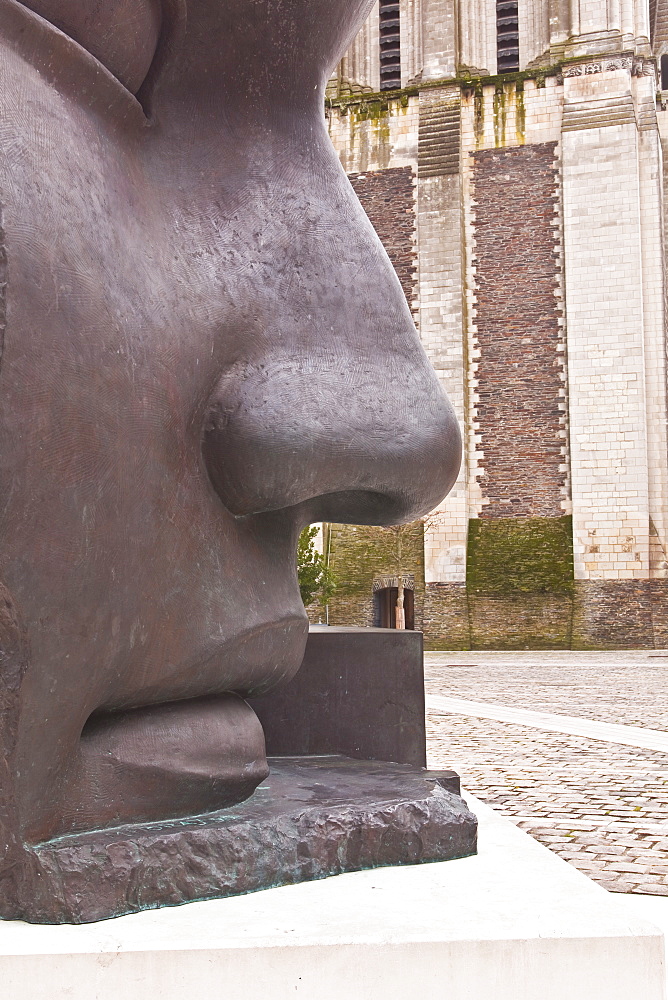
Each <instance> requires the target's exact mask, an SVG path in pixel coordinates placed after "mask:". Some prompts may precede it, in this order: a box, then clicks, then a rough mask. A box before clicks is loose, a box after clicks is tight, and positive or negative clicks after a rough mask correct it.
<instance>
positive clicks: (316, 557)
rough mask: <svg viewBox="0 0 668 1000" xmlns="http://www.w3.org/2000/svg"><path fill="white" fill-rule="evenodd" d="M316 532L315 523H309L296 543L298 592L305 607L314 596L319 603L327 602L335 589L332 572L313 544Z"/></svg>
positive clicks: (311, 601) (310, 602)
mask: <svg viewBox="0 0 668 1000" xmlns="http://www.w3.org/2000/svg"><path fill="white" fill-rule="evenodd" d="M317 534H318V527H317V525H315V524H311V525H309V526H308V527H307V528H304V530H303V531H302V533H301V535H300V536H299V542H298V543H297V576H298V578H299V593H300V594H301V596H302V601H303V602H304V606H305V607H306V606H308V605H309V604H312V603H313V601H314V600H315V599H316V598H319V600H320V603H321V604H323V605H325V604H327V602H328V601H329V598H330V597H331V596H332V594H333V593H334V591H335V590H336V579H335V577H334V574H333V573H332V571H331V569H330V568H329V566H328V565H327V564H326V562H325V560H324V558H323V557H322V556H321V555H320V553H319V552H318V550H317V549H316V547H315V545H314V544H313V539H314V538H315V536H316V535H317Z"/></svg>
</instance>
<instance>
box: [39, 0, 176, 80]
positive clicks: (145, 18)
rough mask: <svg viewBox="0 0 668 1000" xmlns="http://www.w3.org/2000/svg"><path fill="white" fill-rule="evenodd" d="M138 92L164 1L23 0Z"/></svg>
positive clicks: (152, 55) (146, 71) (155, 43)
mask: <svg viewBox="0 0 668 1000" xmlns="http://www.w3.org/2000/svg"><path fill="white" fill-rule="evenodd" d="M24 6H26V7H28V8H29V9H30V10H33V11H35V13H36V14H39V15H40V16H41V17H43V18H45V20H47V21H50V22H51V24H54V25H55V26H56V27H57V28H60V30H61V31H63V32H64V33H65V34H66V35H69V36H70V38H73V39H74V40H75V41H76V42H78V43H79V45H81V46H82V47H83V48H84V49H87V50H88V51H89V52H90V53H91V55H94V56H95V58H96V59H99V60H100V62H101V63H102V64H103V65H104V66H106V67H107V69H108V70H109V71H110V72H111V73H113V74H114V76H115V77H117V78H118V79H119V80H120V81H121V83H122V84H123V85H124V86H125V87H127V89H128V90H129V91H130V92H131V93H133V94H136V93H137V91H138V90H139V88H140V87H141V85H142V83H143V81H144V79H145V78H146V74H147V73H148V70H149V67H150V65H151V62H152V61H153V57H154V55H155V51H156V48H157V45H158V38H159V36H160V29H161V27H162V0H97V2H94V3H91V2H90V0H24Z"/></svg>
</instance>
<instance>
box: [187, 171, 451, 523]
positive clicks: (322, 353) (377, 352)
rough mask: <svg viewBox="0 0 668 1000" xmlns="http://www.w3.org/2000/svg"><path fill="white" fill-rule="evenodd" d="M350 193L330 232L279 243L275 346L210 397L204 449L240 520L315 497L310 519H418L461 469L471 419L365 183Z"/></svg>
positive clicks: (270, 317) (268, 292)
mask: <svg viewBox="0 0 668 1000" xmlns="http://www.w3.org/2000/svg"><path fill="white" fill-rule="evenodd" d="M343 182H344V183H347V182H345V178H344V181H343ZM336 201H337V202H338V204H336V209H337V212H336V216H335V217H331V218H330V217H329V216H328V217H326V219H325V223H327V222H329V224H328V225H327V224H325V223H323V220H322V218H321V219H319V223H320V224H319V225H318V226H317V227H315V228H316V230H317V232H319V234H320V235H319V236H318V235H314V233H313V232H312V231H311V232H305V233H304V234H302V236H303V241H301V245H300V246H299V249H298V250H297V251H296V252H295V251H293V256H292V257H290V255H289V254H288V255H287V256H286V257H284V256H283V255H282V254H281V251H280V246H279V248H278V252H277V255H276V264H275V266H274V268H273V270H272V273H273V275H274V277H275V279H276V281H275V284H273V283H271V282H270V283H268V284H267V283H265V285H264V287H263V290H262V294H261V295H258V302H257V304H256V309H257V310H258V311H259V312H261V313H262V319H261V321H262V323H263V324H265V325H266V324H269V329H268V330H267V333H266V334H265V336H264V337H263V340H264V342H265V345H266V346H265V348H264V349H263V351H262V353H261V354H258V355H254V356H253V357H249V358H245V359H243V360H240V361H238V362H236V363H235V364H234V365H233V366H232V367H231V368H230V369H229V370H227V371H226V372H225V373H224V374H223V376H222V377H221V379H220V381H219V382H218V384H217V386H216V388H215V390H214V392H213V394H212V397H211V400H210V407H209V411H208V416H207V422H206V427H205V432H204V442H203V448H204V456H205V460H206V463H207V467H208V470H209V474H210V477H211V480H212V482H213V484H214V486H215V488H216V490H217V492H218V494H219V496H220V497H221V499H222V501H223V503H224V504H225V506H226V507H227V508H228V509H229V510H230V511H231V512H232V513H233V514H235V515H237V516H243V515H249V514H256V513H260V512H265V511H271V510H278V509H281V508H286V507H294V506H296V505H305V507H304V516H305V520H307V521H308V520H311V521H315V520H325V521H344V522H345V521H347V522H352V523H360V524H363V523H364V524H388V523H392V522H395V521H404V520H411V519H413V518H416V517H419V516H420V515H422V514H425V513H427V512H428V511H429V510H431V509H432V508H433V507H435V506H436V505H437V504H438V503H439V502H440V500H442V498H443V497H444V496H445V494H446V493H447V492H448V490H449V489H450V487H451V486H452V484H453V482H454V480H455V478H456V476H457V472H458V470H459V464H460V455H461V442H460V433H459V428H458V424H457V421H456V418H455V415H454V412H453V410H452V407H451V405H450V403H449V401H448V399H447V397H446V395H445V393H444V392H443V390H442V389H441V387H440V384H439V382H438V379H437V378H436V375H435V373H434V371H433V369H432V368H431V366H430V364H429V361H428V359H427V357H426V355H425V353H424V350H423V349H422V346H421V344H420V342H419V338H418V335H417V332H416V330H415V326H414V324H413V321H412V318H411V314H410V311H409V309H408V306H407V303H406V300H405V298H404V295H403V292H402V289H401V286H400V284H399V281H398V279H397V277H396V275H395V273H394V271H393V269H392V266H391V264H390V262H389V260H388V258H387V256H386V254H385V252H384V250H383V249H382V247H381V245H380V243H379V241H378V239H377V237H376V235H375V233H374V232H373V230H372V229H371V226H370V224H369V223H368V220H367V219H366V216H365V215H364V213H363V211H362V209H361V206H360V205H359V203H358V202H357V201H356V200H355V199H354V196H353V195H352V192H350V194H349V195H348V194H346V201H345V204H344V206H343V207H344V209H345V211H343V212H342V202H341V199H340V198H338V199H336ZM323 232H324V233H325V234H326V235H327V239H325V238H323V235H322V234H323ZM294 235H295V234H294V232H293V233H292V234H291V238H292V246H293V247H294V246H295V240H294ZM305 244H306V245H305ZM305 261H306V265H307V266H304V262H305ZM297 277H298V280H296V278H297Z"/></svg>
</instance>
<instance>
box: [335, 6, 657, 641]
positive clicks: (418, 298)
mask: <svg viewBox="0 0 668 1000" xmlns="http://www.w3.org/2000/svg"><path fill="white" fill-rule="evenodd" d="M667 96H668V2H666V0H651V3H650V4H649V5H648V3H647V0H396V2H395V0H379V2H377V3H376V4H375V5H374V8H373V10H372V12H371V15H370V17H369V19H368V21H367V23H366V24H365V26H364V28H363V29H362V31H361V32H360V34H359V35H358V37H357V38H356V39H355V41H354V43H353V45H352V46H351V48H350V50H349V52H348V53H347V54H346V56H345V58H344V59H343V60H342V61H341V63H340V65H339V67H338V68H337V71H336V73H335V75H334V76H333V77H332V79H331V80H330V83H329V86H328V100H327V117H328V123H329V129H330V134H331V137H332V141H333V143H334V145H335V148H336V149H337V151H338V153H339V156H340V158H341V162H342V163H343V165H344V168H345V169H346V171H347V172H348V174H349V176H350V179H351V182H352V183H353V186H354V187H355V190H356V191H357V194H358V196H359V197H360V200H361V202H362V204H363V205H364V207H365V208H366V210H367V212H368V214H369V217H370V219H371V221H372V223H373V224H374V226H375V227H376V230H377V232H378V234H379V236H380V238H381V240H382V241H383V242H384V244H385V246H386V249H387V251H388V253H389V255H390V258H391V259H392V261H393V263H394V265H395V268H396V269H397V273H398V275H399V279H400V280H401V282H402V285H403V287H404V291H405V293H406V295H407V298H408V300H409V303H410V305H411V307H412V309H413V311H414V315H415V319H416V323H417V326H418V329H419V331H420V335H421V338H422V341H423V344H424V347H425V350H426V351H427V353H428V355H429V357H430V359H431V361H432V363H433V365H434V367H435V369H436V371H437V372H438V374H439V377H440V378H441V379H442V381H443V384H444V386H445V387H446V389H447V391H448V394H449V396H450V398H451V399H452V401H453V403H454V405H455V407H456V409H457V412H458V415H459V418H460V420H461V424H462V428H463V432H464V439H465V441H466V455H465V459H464V463H463V466H462V471H461V475H460V478H459V481H458V484H457V486H456V487H455V489H454V490H453V492H452V494H451V495H450V496H449V497H448V498H447V500H446V501H444V503H443V505H442V509H441V510H439V511H438V512H436V513H435V514H434V515H432V516H431V517H430V518H428V519H427V520H426V522H425V523H424V525H422V526H420V528H419V531H418V529H417V527H416V529H415V532H417V534H416V537H418V535H419V538H420V542H419V545H420V547H421V546H422V545H423V550H422V548H421V551H420V552H419V553H417V554H416V553H414V559H413V562H414V565H413V566H412V567H411V571H410V572H409V573H407V577H406V580H407V586H412V587H413V588H414V591H415V594H414V598H415V601H414V603H415V609H416V610H415V615H416V625H417V627H420V626H422V627H423V628H424V631H425V637H426V643H427V645H428V646H431V648H485V647H488V648H495V647H500V648H503V647H511V648H512V647H516V648H521V647H522V646H527V647H531V646H533V647H534V648H540V647H544V648H550V647H552V648H569V647H573V648H606V647H607V648H614V647H633V646H650V647H651V646H657V647H665V646H668V583H667V582H666V575H667V565H668V563H667V561H666V553H667V551H668V439H667V426H668V414H667V412H666V390H667V386H666V343H665V310H666V305H665V249H664V248H665V228H666V227H665V222H664V219H665V213H664V193H663V191H664V166H663V164H664V157H663V149H662V147H663V145H664V144H665V143H666V142H667V141H668V111H666V110H665V108H666V97H667ZM351 532H352V534H351ZM415 532H414V534H415ZM354 534H355V533H354V529H344V528H343V527H342V526H332V527H331V529H330V544H331V551H332V560H333V565H334V568H335V570H336V571H337V573H338V575H339V578H340V580H341V581H342V583H341V586H340V596H339V597H338V598H336V597H335V598H334V599H333V601H332V605H331V608H330V621H332V622H333V623H336V622H337V620H341V623H347V624H371V623H372V622H373V621H374V606H375V605H374V593H375V592H377V591H379V590H387V589H388V587H391V585H392V584H393V582H394V583H396V577H397V574H398V573H401V572H403V571H402V570H399V569H396V568H393V565H392V558H390V557H389V556H387V557H385V556H383V557H380V556H378V557H377V558H376V556H374V555H373V546H374V544H378V545H379V546H380V547H381V548H382V546H383V544H385V543H384V542H383V539H382V537H381V536H380V534H379V535H378V536H373V537H372V535H371V534H369V533H368V529H364V530H363V529H359V530H358V533H357V538H358V539H361V540H362V541H363V544H362V541H360V545H361V548H360V547H359V546H358V549H357V550H356V549H355V544H354V543H355V538H354V537H353V536H354ZM374 537H375V538H376V541H374ZM362 550H364V553H366V555H364V554H363V551H362ZM337 552H338V555H337ZM356 552H357V555H356V554H355V553H356ZM365 559H366V563H365V561H364V560H365ZM337 560H338V562H337ZM421 560H423V561H421ZM346 561H348V563H349V564H350V566H352V569H350V568H346ZM397 565H398V564H397ZM365 566H366V569H365V568H364V567H365ZM365 574H366V575H365ZM422 574H423V575H422ZM351 579H354V580H355V581H356V583H355V584H354V586H353V585H352V584H350V580H351ZM355 587H357V590H355ZM374 588H375V590H374ZM337 601H338V604H337ZM377 603H378V602H376V604H377Z"/></svg>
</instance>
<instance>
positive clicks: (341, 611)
mask: <svg viewBox="0 0 668 1000" xmlns="http://www.w3.org/2000/svg"><path fill="white" fill-rule="evenodd" d="M329 530H330V532H331V543H330V557H329V565H330V567H331V569H332V571H333V572H334V574H335V576H336V580H337V588H336V593H335V594H334V596H333V597H332V599H331V602H330V604H329V621H330V623H331V624H332V625H371V624H372V618H373V590H372V588H373V582H374V580H375V579H376V578H377V577H381V576H396V574H397V566H398V551H397V549H398V546H397V537H396V533H395V532H394V531H392V530H390V529H387V528H376V527H370V526H367V525H350V524H332V525H330V529H329ZM401 550H402V551H401V571H402V575H404V576H412V577H413V578H414V580H415V591H414V593H415V615H416V619H419V624H421V621H422V603H423V596H424V526H423V524H422V522H421V521H416V522H414V523H413V524H409V525H405V526H404V528H403V531H402V538H401ZM416 627H419V625H418V620H416Z"/></svg>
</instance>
